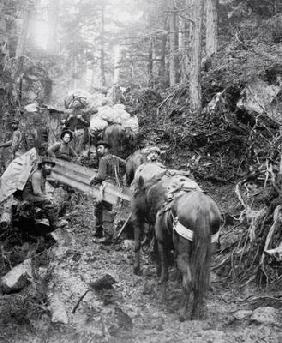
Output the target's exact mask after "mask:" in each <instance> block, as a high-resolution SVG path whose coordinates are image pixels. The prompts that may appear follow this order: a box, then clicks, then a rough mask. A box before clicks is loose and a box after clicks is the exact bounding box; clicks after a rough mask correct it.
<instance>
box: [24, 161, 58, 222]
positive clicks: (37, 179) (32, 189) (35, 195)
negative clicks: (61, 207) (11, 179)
mask: <svg viewBox="0 0 282 343" xmlns="http://www.w3.org/2000/svg"><path fill="white" fill-rule="evenodd" d="M54 166H55V163H54V162H52V161H50V160H49V159H47V158H43V159H42V161H41V163H38V166H37V169H36V170H35V171H34V172H33V173H32V174H31V176H30V177H29V179H28V180H27V182H26V184H25V187H24V189H23V192H22V198H23V200H24V201H26V202H28V203H31V204H32V205H33V206H36V207H39V208H41V209H42V210H43V211H44V213H45V214H46V217H47V218H48V220H49V224H50V226H51V227H52V228H53V229H56V228H58V227H59V226H60V225H59V218H58V207H57V206H56V204H55V203H54V201H53V199H52V198H51V197H50V196H49V195H47V194H46V192H45V185H46V177H47V176H48V175H50V173H51V170H52V168H53V167H54Z"/></svg>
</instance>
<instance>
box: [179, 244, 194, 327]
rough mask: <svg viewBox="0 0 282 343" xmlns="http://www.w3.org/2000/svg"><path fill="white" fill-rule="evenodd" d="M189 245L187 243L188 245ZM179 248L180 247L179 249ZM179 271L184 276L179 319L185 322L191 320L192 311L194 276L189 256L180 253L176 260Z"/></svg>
mask: <svg viewBox="0 0 282 343" xmlns="http://www.w3.org/2000/svg"><path fill="white" fill-rule="evenodd" d="M179 244H181V243H179ZM186 244H187V243H186ZM178 248H179V247H178ZM176 263H177V267H178V270H179V271H180V273H181V275H182V289H183V303H182V308H181V309H180V313H179V314H180V315H179V319H180V321H184V320H186V319H191V315H192V309H191V306H189V305H190V298H191V295H192V294H191V290H192V274H191V269H190V265H189V256H188V254H187V253H186V252H185V253H183V252H180V251H179V253H178V256H177V259H176Z"/></svg>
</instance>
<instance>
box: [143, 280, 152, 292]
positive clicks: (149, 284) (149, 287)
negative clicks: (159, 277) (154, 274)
mask: <svg viewBox="0 0 282 343" xmlns="http://www.w3.org/2000/svg"><path fill="white" fill-rule="evenodd" d="M154 288H155V281H151V280H148V281H145V283H144V288H143V294H144V295H146V294H147V295H148V294H152V292H153V291H154Z"/></svg>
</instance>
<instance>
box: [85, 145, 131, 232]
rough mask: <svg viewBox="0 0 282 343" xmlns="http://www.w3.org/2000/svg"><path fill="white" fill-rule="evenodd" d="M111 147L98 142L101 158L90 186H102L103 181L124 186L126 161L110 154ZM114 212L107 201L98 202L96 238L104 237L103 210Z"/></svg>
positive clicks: (98, 154) (96, 208) (97, 150)
mask: <svg viewBox="0 0 282 343" xmlns="http://www.w3.org/2000/svg"><path fill="white" fill-rule="evenodd" d="M109 149H110V146H109V144H108V142H106V141H98V142H97V144H96V153H97V157H98V158H99V168H98V173H97V174H96V175H95V176H94V177H93V178H92V179H91V180H90V185H97V184H101V183H102V182H103V181H108V182H110V183H113V184H116V185H118V186H121V185H122V176H123V175H124V174H125V168H126V161H125V160H123V159H121V158H120V157H117V156H114V155H112V154H111V153H110V152H109ZM104 208H105V209H107V210H109V211H110V210H112V206H111V205H110V204H108V203H107V202H105V201H101V202H97V203H96V206H95V217H96V234H95V235H96V237H98V238H101V237H103V231H104V230H103V209H104Z"/></svg>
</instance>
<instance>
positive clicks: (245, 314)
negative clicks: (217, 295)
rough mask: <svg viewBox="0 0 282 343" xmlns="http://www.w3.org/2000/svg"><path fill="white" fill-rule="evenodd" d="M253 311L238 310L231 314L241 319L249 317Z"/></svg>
mask: <svg viewBox="0 0 282 343" xmlns="http://www.w3.org/2000/svg"><path fill="white" fill-rule="evenodd" d="M252 313H253V311H252V310H239V311H236V312H235V313H233V316H234V318H235V319H237V320H243V319H246V318H249V317H250V316H251V315H252Z"/></svg>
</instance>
